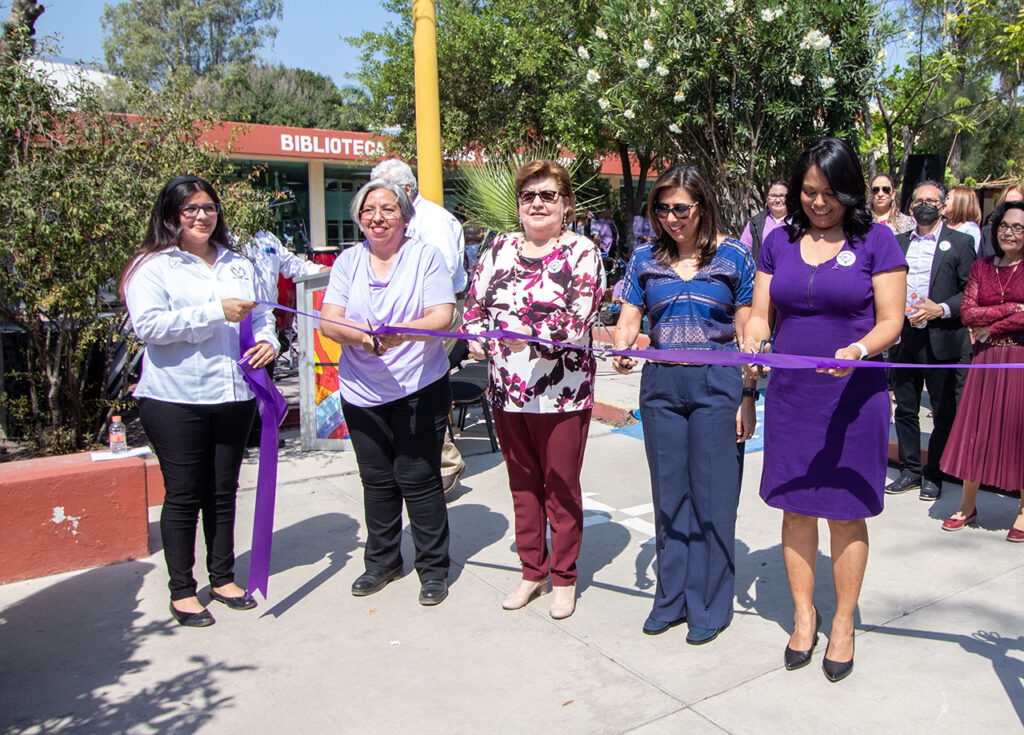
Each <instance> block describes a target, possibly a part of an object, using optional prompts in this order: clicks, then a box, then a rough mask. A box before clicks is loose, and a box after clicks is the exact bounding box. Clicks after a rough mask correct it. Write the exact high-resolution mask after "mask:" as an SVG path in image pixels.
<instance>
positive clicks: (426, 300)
mask: <svg viewBox="0 0 1024 735" xmlns="http://www.w3.org/2000/svg"><path fill="white" fill-rule="evenodd" d="M412 215H413V206H412V202H411V201H410V200H409V197H408V195H407V194H406V193H405V190H404V189H403V188H402V187H400V186H398V185H396V184H390V183H387V182H384V181H380V180H375V181H371V182H369V183H368V184H366V185H365V186H363V188H361V189H360V190H359V192H358V193H357V194H356V196H355V197H354V198H353V199H352V217H353V219H355V220H357V221H358V222H359V227H360V229H362V231H363V235H364V236H365V237H366V240H364V241H363V242H362V243H360V244H359V245H357V246H355V247H353V248H350V249H349V250H346V251H345V252H344V253H342V254H341V257H339V258H338V260H337V261H336V262H335V263H334V266H333V267H332V268H331V277H330V281H329V282H328V284H327V293H326V294H325V295H324V306H323V311H322V316H323V321H322V323H321V327H320V329H321V331H322V332H323V333H324V335H326V336H327V337H329V338H331V339H333V340H334V341H335V342H337V343H338V344H340V345H341V357H340V358H339V360H338V377H339V379H340V382H341V397H342V401H343V406H342V410H343V412H344V415H345V422H346V423H347V424H348V430H349V435H350V436H351V438H352V447H353V448H354V449H355V452H356V462H357V463H358V465H359V477H360V479H361V480H362V483H363V501H364V506H365V513H366V535H367V539H366V550H365V553H364V563H365V566H366V571H365V572H364V573H363V574H362V575H360V577H359V578H358V579H356V581H355V582H354V583H353V584H352V594H353V595H355V596H357V597H361V596H364V595H370V594H373V593H374V592H377V591H379V590H380V589H382V588H383V587H384V586H385V585H386V584H387V583H388V582H390V581H391V580H393V579H396V578H397V577H400V576H401V574H402V566H403V563H402V553H401V541H402V502H403V500H404V501H405V508H406V513H407V514H408V516H409V524H410V525H411V526H412V537H413V541H414V542H415V546H416V572H417V574H418V575H419V578H420V585H421V586H420V598H419V600H420V604H421V605H437V604H439V603H440V602H442V601H443V600H444V599H445V597H447V595H448V584H447V577H448V566H449V558H448V512H447V510H446V508H445V502H444V490H443V488H442V485H441V445H442V444H443V442H444V431H445V427H446V425H447V420H448V410H449V407H450V406H451V390H450V388H449V386H448V358H447V357H446V356H445V351H444V345H443V343H442V342H441V340H440V339H438V338H433V337H416V336H407V335H399V334H388V335H383V334H382V335H378V336H377V337H372V336H371V335H368V334H366V333H365V332H362V331H359V330H358V329H353V328H352V327H354V326H355V327H360V328H365V327H366V326H367V324H369V325H370V326H372V327H373V328H375V329H376V328H377V327H380V326H383V325H385V324H388V325H392V326H405V327H413V328H415V329H428V330H444V329H447V328H448V325H449V324H451V320H452V312H453V309H454V304H455V294H454V292H453V291H452V280H451V277H450V276H449V275H448V271H447V269H446V267H445V263H444V258H443V257H442V255H441V252H440V251H439V250H438V249H437V248H435V247H433V246H432V245H430V244H428V243H425V242H422V241H420V240H417V239H415V238H409V237H406V235H405V227H406V225H407V224H408V223H409V220H410V219H411V218H412ZM328 320H330V321H328ZM346 325H350V326H346Z"/></svg>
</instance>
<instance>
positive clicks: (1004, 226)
mask: <svg viewBox="0 0 1024 735" xmlns="http://www.w3.org/2000/svg"><path fill="white" fill-rule="evenodd" d="M996 232H1012V233H1013V234H1014V237H1020V236H1021V235H1024V225H1018V224H1017V223H1014V224H1012V225H1011V224H1010V223H1009V222H1000V223H999V227H997V228H996Z"/></svg>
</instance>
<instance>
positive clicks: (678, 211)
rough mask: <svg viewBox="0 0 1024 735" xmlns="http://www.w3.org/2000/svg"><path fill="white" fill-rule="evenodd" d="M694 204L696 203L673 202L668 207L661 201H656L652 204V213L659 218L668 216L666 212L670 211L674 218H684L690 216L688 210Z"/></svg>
mask: <svg viewBox="0 0 1024 735" xmlns="http://www.w3.org/2000/svg"><path fill="white" fill-rule="evenodd" d="M696 206H697V205H696V204H673V205H672V206H671V207H670V206H669V205H667V204H664V203H663V202H658V203H657V204H655V205H654V214H655V216H656V217H658V218H659V219H665V218H666V217H668V213H669V212H671V213H672V214H674V215H675V216H676V219H686V218H687V217H689V216H690V211H691V210H692V209H693V208H694V207H696Z"/></svg>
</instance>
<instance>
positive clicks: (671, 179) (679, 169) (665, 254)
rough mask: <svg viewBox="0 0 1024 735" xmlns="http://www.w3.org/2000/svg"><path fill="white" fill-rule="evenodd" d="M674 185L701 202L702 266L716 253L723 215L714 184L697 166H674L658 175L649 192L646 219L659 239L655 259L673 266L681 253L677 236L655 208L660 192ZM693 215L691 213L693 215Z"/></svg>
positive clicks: (699, 237)
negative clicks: (666, 227)
mask: <svg viewBox="0 0 1024 735" xmlns="http://www.w3.org/2000/svg"><path fill="white" fill-rule="evenodd" d="M671 189H683V190H685V191H686V193H687V194H689V195H690V198H691V199H693V201H694V203H695V204H697V205H698V206H699V210H698V216H699V217H700V226H699V227H698V228H697V256H698V258H697V259H698V264H697V267H698V268H703V267H704V266H706V265H707V264H708V263H710V262H711V260H712V258H714V257H715V251H716V250H717V248H718V229H719V221H720V219H721V217H720V215H719V213H718V202H717V201H716V200H715V192H714V191H713V190H712V188H711V184H709V183H708V180H707V179H705V178H704V175H703V174H701V172H700V170H699V169H698V168H697V167H696V166H673V167H672V168H670V169H669V170H668V171H666V172H665V173H663V174H662V175H661V176H659V177H658V180H657V181H655V182H654V186H652V187H651V191H650V192H649V193H648V194H647V221H648V222H650V223H651V225H652V226H653V227H654V232H655V233H656V234H657V239H656V240H655V241H654V247H653V248H652V252H651V254H652V255H653V256H654V259H655V260H656V261H657V262H658V263H660V264H661V265H664V266H666V267H671V266H672V263H673V261H675V259H676V258H677V257H678V255H679V249H678V246H677V245H676V242H675V240H673V239H672V237H671V236H670V235H669V234H668V233H667V232H665V228H664V227H662V226H661V220H659V219H658V216H657V215H656V214H655V212H654V205H655V204H657V203H658V201H659V200H660V199H661V195H662V194H663V193H664V192H666V191H669V190H671ZM691 216H692V215H691Z"/></svg>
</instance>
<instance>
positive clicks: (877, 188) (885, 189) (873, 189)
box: [871, 186, 892, 195]
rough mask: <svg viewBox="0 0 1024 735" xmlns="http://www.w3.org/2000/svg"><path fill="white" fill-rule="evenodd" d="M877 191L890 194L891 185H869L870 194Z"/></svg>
mask: <svg viewBox="0 0 1024 735" xmlns="http://www.w3.org/2000/svg"><path fill="white" fill-rule="evenodd" d="M878 192H882V193H883V194H892V187H891V186H872V187H871V194H872V195H875V194H877V193H878Z"/></svg>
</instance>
